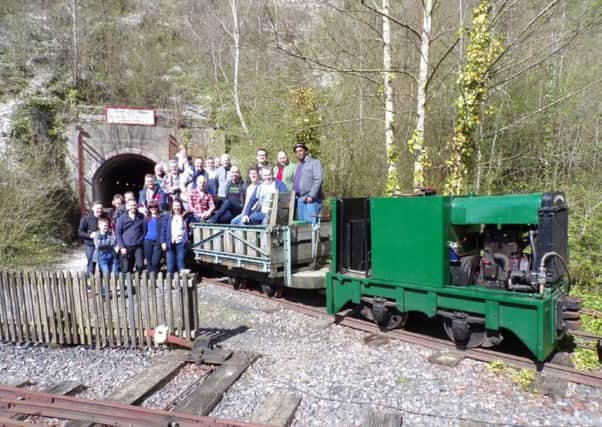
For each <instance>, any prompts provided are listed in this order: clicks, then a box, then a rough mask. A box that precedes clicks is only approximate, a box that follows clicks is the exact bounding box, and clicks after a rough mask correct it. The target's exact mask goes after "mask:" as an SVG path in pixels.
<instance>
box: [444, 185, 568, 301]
mask: <svg viewBox="0 0 602 427" xmlns="http://www.w3.org/2000/svg"><path fill="white" fill-rule="evenodd" d="M537 213H538V222H537V223H536V224H509V223H505V224H502V223H501V222H500V223H498V224H492V223H481V224H475V225H468V226H466V225H464V226H454V227H453V229H454V233H456V234H457V235H458V236H459V237H458V240H457V241H451V242H450V243H449V250H448V252H449V261H450V272H451V276H452V281H451V283H452V284H453V285H477V286H484V287H487V288H492V289H501V290H506V291H514V292H529V293H536V292H539V293H542V292H543V291H544V288H545V287H552V286H557V285H559V284H561V283H563V279H566V280H568V277H567V275H568V268H567V263H568V244H567V242H568V207H567V204H566V200H565V199H564V196H563V195H562V194H561V193H545V194H544V196H543V197H542V202H541V207H540V208H539V209H538V212H537ZM497 215H498V217H499V218H501V214H500V213H499V212H498V213H497ZM485 216H487V217H491V213H490V212H486V213H485ZM484 219H489V218H484ZM475 227H478V229H477V230H476V231H475ZM542 261H543V262H542Z"/></svg>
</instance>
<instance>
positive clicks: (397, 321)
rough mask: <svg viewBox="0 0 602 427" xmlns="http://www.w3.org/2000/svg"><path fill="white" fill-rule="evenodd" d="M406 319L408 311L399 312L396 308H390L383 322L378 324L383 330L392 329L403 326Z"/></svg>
mask: <svg viewBox="0 0 602 427" xmlns="http://www.w3.org/2000/svg"><path fill="white" fill-rule="evenodd" d="M407 321H408V313H400V312H399V311H397V310H392V311H391V314H390V315H389V316H387V319H385V321H384V322H380V323H379V324H378V326H380V328H381V329H382V330H384V331H392V330H393V329H397V328H403V327H404V326H405V324H406V322H407Z"/></svg>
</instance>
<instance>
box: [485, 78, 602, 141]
mask: <svg viewBox="0 0 602 427" xmlns="http://www.w3.org/2000/svg"><path fill="white" fill-rule="evenodd" d="M600 83H602V78H601V79H598V80H594V81H593V82H590V83H588V84H587V85H585V86H583V87H581V88H579V89H577V90H574V91H572V92H570V93H567V94H566V95H564V96H561V97H560V98H558V99H555V100H554V101H552V102H549V103H547V104H546V105H544V106H543V107H540V108H538V109H537V110H535V111H532V112H530V113H528V114H525V115H524V116H522V117H519V118H518V119H517V120H515V121H514V122H512V123H510V124H509V125H507V126H504V127H502V128H500V129H497V130H496V132H503V131H505V130H508V129H511V128H513V127H515V126H517V125H518V124H520V123H522V122H524V121H525V120H527V119H528V118H530V117H533V116H534V115H536V114H539V113H541V112H543V111H545V110H547V109H548V108H551V107H553V106H554V105H556V104H558V103H560V102H562V101H564V100H566V99H569V98H572V97H573V96H575V95H578V94H580V93H582V92H585V91H586V90H588V89H589V88H591V87H593V86H596V85H598V84H600ZM491 135H492V134H487V135H486V136H485V137H486V138H489V137H490V136H491Z"/></svg>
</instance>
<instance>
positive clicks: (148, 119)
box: [105, 106, 155, 126]
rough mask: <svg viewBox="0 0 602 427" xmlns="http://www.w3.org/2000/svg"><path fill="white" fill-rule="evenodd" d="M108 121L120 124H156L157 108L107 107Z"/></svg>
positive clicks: (106, 115)
mask: <svg viewBox="0 0 602 427" xmlns="http://www.w3.org/2000/svg"><path fill="white" fill-rule="evenodd" d="M105 117H106V119H107V123H109V124H118V125H138V126H154V125H155V110H145V109H142V108H132V107H110V106H106V107H105Z"/></svg>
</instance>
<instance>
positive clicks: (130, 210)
mask: <svg viewBox="0 0 602 427" xmlns="http://www.w3.org/2000/svg"><path fill="white" fill-rule="evenodd" d="M126 212H127V213H126V214H124V215H121V216H120V217H119V218H118V219H117V225H116V227H115V240H116V242H117V247H119V257H120V260H121V271H122V272H124V273H131V272H132V271H134V266H136V271H137V272H138V273H140V272H141V271H142V270H143V269H144V249H143V243H144V235H145V234H146V233H145V229H144V228H145V227H144V216H143V215H142V214H141V213H140V212H138V204H137V203H136V200H133V199H130V200H128V201H127V202H126Z"/></svg>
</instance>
